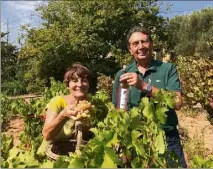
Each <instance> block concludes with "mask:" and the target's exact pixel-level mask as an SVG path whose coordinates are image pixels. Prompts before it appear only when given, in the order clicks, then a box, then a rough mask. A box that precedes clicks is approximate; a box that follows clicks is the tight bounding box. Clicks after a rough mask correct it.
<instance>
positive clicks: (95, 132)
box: [90, 128, 98, 135]
mask: <svg viewBox="0 0 213 169" xmlns="http://www.w3.org/2000/svg"><path fill="white" fill-rule="evenodd" d="M90 131H91V132H93V133H94V134H95V135H97V134H98V129H97V128H91V129H90Z"/></svg>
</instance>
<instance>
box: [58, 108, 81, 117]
mask: <svg viewBox="0 0 213 169" xmlns="http://www.w3.org/2000/svg"><path fill="white" fill-rule="evenodd" d="M78 113H80V111H79V110H78V109H77V107H76V106H73V105H68V106H66V107H65V108H64V110H62V112H61V115H62V117H63V118H72V117H74V116H77V114H78Z"/></svg>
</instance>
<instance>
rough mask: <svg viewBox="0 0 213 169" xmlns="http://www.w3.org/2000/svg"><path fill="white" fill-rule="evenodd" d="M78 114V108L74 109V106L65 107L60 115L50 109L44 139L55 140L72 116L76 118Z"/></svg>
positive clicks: (44, 129)
mask: <svg viewBox="0 0 213 169" xmlns="http://www.w3.org/2000/svg"><path fill="white" fill-rule="evenodd" d="M77 113H78V112H77V110H76V108H73V106H72V107H71V106H67V107H65V108H64V110H62V111H61V112H60V113H59V114H58V113H56V112H54V111H52V110H51V109H48V110H47V112H46V119H45V123H44V127H43V130H42V134H43V137H44V139H45V140H47V141H50V140H53V139H54V137H55V136H56V135H57V134H58V133H59V131H60V130H61V128H62V127H63V125H64V124H65V122H66V121H67V120H68V119H69V118H70V116H76V115H77Z"/></svg>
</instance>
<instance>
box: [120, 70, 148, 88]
mask: <svg viewBox="0 0 213 169" xmlns="http://www.w3.org/2000/svg"><path fill="white" fill-rule="evenodd" d="M120 82H126V83H127V84H128V85H129V86H135V87H136V88H138V89H139V90H141V89H142V88H143V85H144V82H143V80H142V79H141V78H140V77H139V76H138V74H137V73H133V72H131V73H125V74H123V75H121V76H120Z"/></svg>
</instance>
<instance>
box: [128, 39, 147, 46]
mask: <svg viewBox="0 0 213 169" xmlns="http://www.w3.org/2000/svg"><path fill="white" fill-rule="evenodd" d="M140 43H141V44H142V45H148V44H149V43H150V40H149V39H143V40H140V41H135V42H133V43H132V45H133V46H135V47H137V46H138V45H139V44H140Z"/></svg>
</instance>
